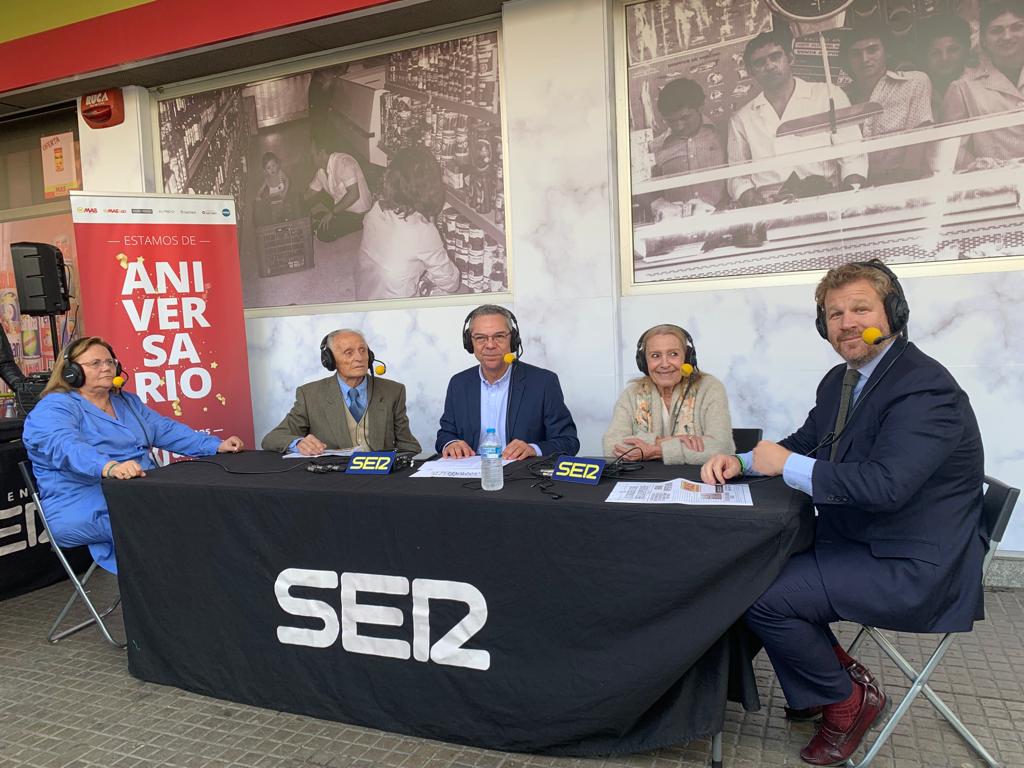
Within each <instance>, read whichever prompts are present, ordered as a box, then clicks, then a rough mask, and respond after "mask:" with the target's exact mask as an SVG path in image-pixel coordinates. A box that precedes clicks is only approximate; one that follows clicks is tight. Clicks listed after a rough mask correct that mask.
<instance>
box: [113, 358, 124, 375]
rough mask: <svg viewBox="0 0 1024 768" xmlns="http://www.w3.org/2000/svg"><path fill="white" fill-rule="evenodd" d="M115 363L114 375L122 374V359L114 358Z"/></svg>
mask: <svg viewBox="0 0 1024 768" xmlns="http://www.w3.org/2000/svg"><path fill="white" fill-rule="evenodd" d="M114 364H115V365H114V375H115V376H120V375H121V374H122V373H124V368H123V367H122V366H121V361H120V360H118V359H117V358H116V357H115V358H114Z"/></svg>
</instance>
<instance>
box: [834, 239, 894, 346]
mask: <svg viewBox="0 0 1024 768" xmlns="http://www.w3.org/2000/svg"><path fill="white" fill-rule="evenodd" d="M848 266H858V267H871V268H872V269H877V270H878V271H879V272H882V273H883V274H885V275H887V276H888V277H889V281H890V283H891V284H892V288H891V289H890V291H889V293H887V294H886V296H885V299H884V300H883V302H882V303H883V305H884V306H885V317H886V319H887V320H888V321H889V333H891V334H893V335H896V334H900V335H901V336H903V337H904V338H907V335H908V334H907V323H908V322H909V321H910V304H908V303H907V297H906V294H904V293H903V286H902V285H900V279H899V278H898V277H896V273H895V272H893V271H892V270H891V269H889V268H888V267H887V266H885V264H884V263H882V262H881V261H880V260H878V259H871V260H870V261H851V262H850V264H849V265H848ZM814 327H815V328H817V329H818V335H819V336H821V338H823V339H825V340H826V341H827V340H828V319H827V318H826V317H825V306H824V304H818V305H817V312H816V313H815V317H814Z"/></svg>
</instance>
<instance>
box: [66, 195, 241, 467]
mask: <svg viewBox="0 0 1024 768" xmlns="http://www.w3.org/2000/svg"><path fill="white" fill-rule="evenodd" d="M71 216H72V220H73V221H74V226H75V240H76V245H77V249H78V260H79V270H80V275H81V291H82V296H81V306H82V313H83V318H82V325H83V327H84V329H85V332H86V333H88V334H89V335H90V336H102V337H103V338H104V339H106V340H107V341H109V342H110V343H111V345H112V346H113V347H114V350H115V351H116V352H117V356H118V358H119V359H120V360H121V364H122V365H123V366H124V370H125V377H126V379H127V383H126V384H125V387H126V388H127V389H129V390H131V391H133V392H135V393H136V394H137V395H138V396H139V397H140V398H142V401H143V402H144V403H146V405H148V406H149V407H150V408H153V409H154V410H156V411H158V412H159V413H162V414H164V415H165V416H170V417H171V418H174V419H177V420H178V421H181V422H184V423H185V424H188V425H189V426H190V427H192V428H193V429H199V430H204V431H207V432H209V433H210V434H212V435H214V436H216V437H221V438H225V437H228V436H230V435H238V436H239V437H241V438H242V439H243V440H244V441H245V443H246V445H247V446H249V447H252V445H253V422H252V399H251V396H250V392H249V366H248V358H247V354H246V346H245V318H244V315H243V311H242V286H241V273H240V269H239V261H238V237H237V231H236V220H235V205H234V201H233V200H232V199H231V198H221V197H207V196H202V197H200V196H191V195H189V196H183V195H175V196H167V195H153V196H127V195H94V194H85V193H72V196H71Z"/></svg>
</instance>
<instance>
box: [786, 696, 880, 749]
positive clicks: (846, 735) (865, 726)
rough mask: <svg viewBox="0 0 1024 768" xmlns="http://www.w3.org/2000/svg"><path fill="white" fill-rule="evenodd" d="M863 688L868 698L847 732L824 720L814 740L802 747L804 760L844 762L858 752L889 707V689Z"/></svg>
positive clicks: (865, 698) (863, 702) (865, 697)
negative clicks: (869, 732)
mask: <svg viewBox="0 0 1024 768" xmlns="http://www.w3.org/2000/svg"><path fill="white" fill-rule="evenodd" d="M863 687H864V700H863V701H862V702H861V705H860V709H859V710H858V712H857V717H856V718H855V719H854V721H853V725H851V726H850V727H849V728H848V729H846V730H845V731H843V730H840V729H839V728H838V727H836V726H834V725H832V724H831V723H830V722H829V721H828V720H827V719H823V720H822V721H821V725H819V726H818V730H817V731H816V732H815V734H814V736H813V737H812V738H811V740H810V742H808V744H807V746H806V747H804V748H803V749H801V750H800V759H801V760H803V761H804V762H805V763H810V764H811V765H826V766H829V765H843V763H845V762H846V761H847V760H848V759H849V758H850V755H852V754H853V753H854V752H856V751H857V747H859V746H860V742H861V740H863V738H864V734H866V733H867V732H868V730H869V729H870V728H871V726H872V725H874V723H875V721H876V720H877V719H878V716H879V715H881V714H882V712H883V711H884V710H885V706H886V702H887V699H886V696H885V692H884V691H882V689H881V688H879V687H878V686H877V685H875V684H874V683H868V684H867V685H864V686H863Z"/></svg>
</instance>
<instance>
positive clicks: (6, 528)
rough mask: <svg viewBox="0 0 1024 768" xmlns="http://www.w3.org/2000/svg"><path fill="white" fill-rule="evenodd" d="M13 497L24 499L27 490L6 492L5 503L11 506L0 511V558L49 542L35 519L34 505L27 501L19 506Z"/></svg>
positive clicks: (35, 509)
mask: <svg viewBox="0 0 1024 768" xmlns="http://www.w3.org/2000/svg"><path fill="white" fill-rule="evenodd" d="M15 495H17V496H18V497H19V498H24V497H26V496H28V490H27V489H24V488H22V489H20V490H19V491H17V492H14V491H11V492H8V494H7V497H6V502H7V504H12V503H13V506H7V507H5V508H2V509H0V557H3V556H4V555H13V554H15V553H16V552H22V551H24V550H26V549H28V548H29V547H35V546H37V545H39V544H47V543H49V541H50V537H49V536H47V535H46V531H45V530H43V527H42V524H41V523H40V522H39V521H38V519H37V508H36V503H35V502H34V501H29V502H26V503H25V504H19V503H17V500H16V499H15V498H14V497H15ZM15 521H16V522H15Z"/></svg>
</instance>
